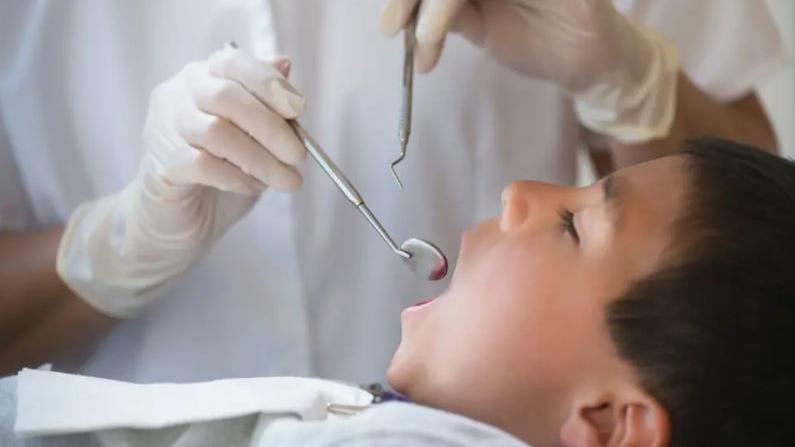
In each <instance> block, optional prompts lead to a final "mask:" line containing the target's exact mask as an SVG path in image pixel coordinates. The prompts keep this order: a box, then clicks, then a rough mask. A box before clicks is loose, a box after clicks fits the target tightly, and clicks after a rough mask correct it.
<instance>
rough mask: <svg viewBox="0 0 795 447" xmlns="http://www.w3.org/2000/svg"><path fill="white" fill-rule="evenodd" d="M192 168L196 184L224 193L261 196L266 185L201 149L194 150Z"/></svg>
mask: <svg viewBox="0 0 795 447" xmlns="http://www.w3.org/2000/svg"><path fill="white" fill-rule="evenodd" d="M194 151H196V152H195V153H194V160H193V162H194V167H195V169H196V173H197V174H198V175H197V176H196V183H198V184H200V185H205V186H211V187H213V188H216V189H219V190H221V191H226V192H235V193H238V194H244V195H249V196H256V195H259V194H262V191H264V190H265V188H266V185H264V184H263V183H262V182H260V181H258V180H257V179H255V178H254V177H252V176H250V175H248V174H246V173H245V172H243V171H241V170H240V168H238V167H237V166H235V165H233V164H232V163H230V162H228V161H226V160H222V159H220V158H217V157H215V156H214V155H213V154H211V153H209V152H208V151H205V150H202V149H196V148H194Z"/></svg>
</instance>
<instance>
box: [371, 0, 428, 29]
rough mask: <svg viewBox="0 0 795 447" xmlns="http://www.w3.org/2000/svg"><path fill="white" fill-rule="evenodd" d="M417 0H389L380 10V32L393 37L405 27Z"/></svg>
mask: <svg viewBox="0 0 795 447" xmlns="http://www.w3.org/2000/svg"><path fill="white" fill-rule="evenodd" d="M418 1H419V0H389V1H388V2H387V4H386V6H385V7H384V10H383V11H382V12H381V25H380V30H381V34H383V35H384V36H386V37H394V36H395V34H397V33H398V32H399V31H400V30H401V29H403V28H405V27H406V23H408V21H409V18H410V17H411V13H412V12H413V11H414V8H415V7H416V6H417V2H418Z"/></svg>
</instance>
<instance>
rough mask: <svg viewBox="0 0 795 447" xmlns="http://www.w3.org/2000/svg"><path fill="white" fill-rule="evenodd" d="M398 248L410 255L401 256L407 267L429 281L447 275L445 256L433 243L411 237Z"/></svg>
mask: <svg viewBox="0 0 795 447" xmlns="http://www.w3.org/2000/svg"><path fill="white" fill-rule="evenodd" d="M400 249H401V250H403V251H405V252H407V253H408V254H410V255H411V256H410V257H408V258H405V257H404V258H403V262H405V263H406V264H408V266H409V268H410V269H411V270H412V271H414V272H416V273H417V274H418V275H421V276H422V277H423V278H426V279H427V280H429V281H438V280H440V279H442V278H444V277H445V276H447V258H446V257H445V256H444V253H442V251H441V250H439V249H438V248H437V247H436V246H435V245H433V244H431V243H430V242H428V241H425V240H422V239H416V238H411V239H409V240H407V241H406V242H403V245H401V246H400Z"/></svg>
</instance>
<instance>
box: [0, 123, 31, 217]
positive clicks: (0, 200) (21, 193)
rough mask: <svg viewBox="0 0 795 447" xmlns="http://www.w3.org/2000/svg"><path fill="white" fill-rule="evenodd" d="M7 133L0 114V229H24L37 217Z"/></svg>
mask: <svg viewBox="0 0 795 447" xmlns="http://www.w3.org/2000/svg"><path fill="white" fill-rule="evenodd" d="M6 135H7V134H6V131H5V127H4V123H3V120H2V115H0V231H5V230H22V229H26V228H31V227H32V226H33V225H34V224H35V218H34V214H33V208H32V206H31V203H30V200H29V198H28V194H27V191H26V189H25V187H24V184H23V182H22V177H21V175H20V172H19V169H17V162H16V159H15V157H14V153H13V151H12V150H11V143H10V142H9V141H8V138H7V136H6Z"/></svg>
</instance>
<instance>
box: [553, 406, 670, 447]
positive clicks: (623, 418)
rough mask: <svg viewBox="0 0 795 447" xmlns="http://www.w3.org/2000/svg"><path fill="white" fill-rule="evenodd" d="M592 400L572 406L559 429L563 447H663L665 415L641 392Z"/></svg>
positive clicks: (667, 425)
mask: <svg viewBox="0 0 795 447" xmlns="http://www.w3.org/2000/svg"><path fill="white" fill-rule="evenodd" d="M631 397H632V398H628V399H622V398H621V397H620V396H611V397H609V398H601V399H593V400H590V401H583V402H580V403H578V404H576V405H574V406H573V407H572V409H571V413H570V414H569V415H568V417H567V418H566V421H565V422H564V423H563V427H561V430H560V439H561V440H562V441H563V443H564V445H566V446H567V447H665V446H667V445H668V441H669V438H670V422H669V418H668V413H667V412H666V411H665V409H663V407H662V406H661V405H660V404H659V403H658V402H657V401H656V400H655V399H654V398H652V397H651V396H649V395H647V394H645V393H642V394H636V393H633V394H632V395H631Z"/></svg>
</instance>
